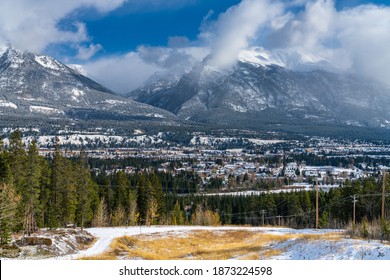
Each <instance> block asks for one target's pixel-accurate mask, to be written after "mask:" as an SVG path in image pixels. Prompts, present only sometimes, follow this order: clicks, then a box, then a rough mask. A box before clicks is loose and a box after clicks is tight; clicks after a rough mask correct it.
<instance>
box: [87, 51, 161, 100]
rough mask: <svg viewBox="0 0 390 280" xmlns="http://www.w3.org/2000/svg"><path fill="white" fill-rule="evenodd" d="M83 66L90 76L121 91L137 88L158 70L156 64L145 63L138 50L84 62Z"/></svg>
mask: <svg viewBox="0 0 390 280" xmlns="http://www.w3.org/2000/svg"><path fill="white" fill-rule="evenodd" d="M83 68H84V69H85V70H86V72H87V73H88V76H89V77H91V78H93V79H94V80H96V81H97V82H99V83H101V84H103V85H105V86H107V87H108V88H110V89H112V90H114V91H116V92H119V93H126V92H129V91H131V90H133V89H136V88H137V86H140V85H142V83H143V81H145V80H146V79H147V78H149V77H150V76H151V75H152V74H153V73H154V72H155V71H156V70H158V67H156V65H152V64H148V63H145V62H144V61H143V60H142V59H141V58H140V57H139V55H138V54H137V53H136V52H130V53H128V54H126V55H122V56H114V57H109V58H107V57H105V58H101V59H98V60H97V61H94V62H88V63H86V64H84V65H83Z"/></svg>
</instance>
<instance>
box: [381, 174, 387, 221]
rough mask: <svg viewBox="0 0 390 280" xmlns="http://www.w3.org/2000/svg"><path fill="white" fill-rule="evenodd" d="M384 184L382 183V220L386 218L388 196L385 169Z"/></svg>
mask: <svg viewBox="0 0 390 280" xmlns="http://www.w3.org/2000/svg"><path fill="white" fill-rule="evenodd" d="M382 179H383V185H382V221H384V220H385V218H386V217H385V197H386V171H384V170H383V178H382Z"/></svg>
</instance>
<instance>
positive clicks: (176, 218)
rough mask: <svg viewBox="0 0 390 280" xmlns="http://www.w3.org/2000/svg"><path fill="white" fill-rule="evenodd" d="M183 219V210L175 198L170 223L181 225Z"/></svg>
mask: <svg viewBox="0 0 390 280" xmlns="http://www.w3.org/2000/svg"><path fill="white" fill-rule="evenodd" d="M184 221H185V218H184V212H183V211H182V210H181V209H180V204H179V201H178V200H176V203H175V206H174V207H173V211H172V214H171V224H172V225H183V224H184Z"/></svg>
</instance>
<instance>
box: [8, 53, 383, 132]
mask: <svg viewBox="0 0 390 280" xmlns="http://www.w3.org/2000/svg"><path fill="white" fill-rule="evenodd" d="M209 61H210V60H209V59H208V58H206V59H205V60H204V61H203V62H200V63H198V64H196V65H195V66H194V67H193V68H192V70H191V71H189V72H187V73H184V74H177V73H168V74H167V73H159V72H156V73H155V74H154V75H153V76H152V77H150V78H149V80H148V81H147V82H146V83H145V85H144V86H143V87H141V88H139V89H137V90H135V91H133V92H131V93H129V94H128V96H127V97H123V96H120V95H118V94H116V93H114V92H112V91H111V90H109V89H107V88H106V87H104V86H102V85H100V84H98V83H96V82H94V81H93V80H91V79H90V78H87V77H86V76H85V75H84V74H86V73H85V72H84V69H83V68H82V67H80V66H78V65H68V66H67V65H64V64H62V63H61V62H59V61H57V60H55V59H54V58H52V57H49V56H45V55H36V54H33V53H29V52H23V51H20V50H17V49H14V48H12V47H1V46H0V115H1V116H2V119H5V118H7V117H8V118H9V119H11V120H13V119H17V118H18V117H23V118H24V119H26V118H30V117H31V118H42V119H50V120H51V119H67V120H81V121H82V120H86V119H87V120H91V119H92V120H103V121H110V120H115V121H122V120H126V121H136V122H138V121H140V120H146V121H150V120H151V121H154V122H157V123H160V122H163V123H164V124H167V123H170V124H177V123H178V122H186V121H191V123H193V122H195V123H197V124H201V125H205V124H206V125H209V124H212V125H217V126H218V125H223V126H224V127H234V128H237V127H238V128H255V129H257V128H264V125H266V128H267V129H269V128H271V129H272V128H286V127H294V126H300V127H302V126H307V127H310V129H311V130H312V131H313V127H314V130H315V129H316V127H317V126H322V127H324V126H325V127H327V128H330V129H332V128H333V127H334V126H335V125H337V126H354V127H379V128H389V127H390V111H389V110H388V108H390V88H389V87H388V86H386V85H383V84H380V83H379V82H375V81H372V80H368V79H365V78H362V77H358V76H354V75H349V74H345V73H342V72H340V71H335V72H332V71H326V70H313V67H312V66H313V65H318V64H321V65H324V67H325V68H327V69H330V68H331V66H329V67H327V64H328V62H327V61H326V60H323V59H322V58H318V57H313V56H303V55H300V56H299V59H296V61H294V62H291V61H288V60H287V59H286V57H285V56H284V55H283V54H282V53H279V54H278V53H273V54H271V53H267V52H266V51H264V50H263V49H261V48H252V49H249V50H244V51H242V52H241V53H240V55H239V57H238V62H237V63H236V64H235V65H234V66H232V67H231V68H223V69H222V68H219V67H216V66H213V65H210V64H209V63H208V62H209ZM292 63H294V64H295V66H297V65H298V66H299V67H296V68H300V69H301V70H299V71H298V70H291V69H290V66H291V64H292ZM107 70H109V69H107ZM108 123H109V122H108Z"/></svg>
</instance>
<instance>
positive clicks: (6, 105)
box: [0, 100, 18, 109]
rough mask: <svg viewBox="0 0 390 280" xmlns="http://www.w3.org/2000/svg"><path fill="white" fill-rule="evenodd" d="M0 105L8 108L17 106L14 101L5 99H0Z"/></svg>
mask: <svg viewBox="0 0 390 280" xmlns="http://www.w3.org/2000/svg"><path fill="white" fill-rule="evenodd" d="M0 107H8V108H13V109H17V108H18V106H16V105H15V104H14V103H12V102H9V101H6V100H0Z"/></svg>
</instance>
